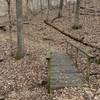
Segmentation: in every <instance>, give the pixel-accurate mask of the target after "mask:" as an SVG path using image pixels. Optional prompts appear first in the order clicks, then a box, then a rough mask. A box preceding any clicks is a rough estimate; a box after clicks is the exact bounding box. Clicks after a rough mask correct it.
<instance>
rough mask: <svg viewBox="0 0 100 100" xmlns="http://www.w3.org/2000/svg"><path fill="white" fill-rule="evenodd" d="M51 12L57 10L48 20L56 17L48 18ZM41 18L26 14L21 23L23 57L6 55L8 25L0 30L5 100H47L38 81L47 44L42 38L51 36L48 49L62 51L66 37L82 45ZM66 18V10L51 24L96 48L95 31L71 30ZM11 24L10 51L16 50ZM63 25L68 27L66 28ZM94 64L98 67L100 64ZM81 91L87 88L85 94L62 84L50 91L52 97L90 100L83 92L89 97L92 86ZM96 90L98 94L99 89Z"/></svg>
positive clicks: (99, 40)
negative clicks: (11, 41) (23, 45)
mask: <svg viewBox="0 0 100 100" xmlns="http://www.w3.org/2000/svg"><path fill="white" fill-rule="evenodd" d="M52 15H57V11H55V10H54V11H51V12H50V17H49V18H50V20H51V19H52V18H54V17H56V16H53V17H52ZM45 17H46V16H44V14H43V15H42V17H41V14H38V15H36V16H31V17H29V18H28V20H27V21H25V22H24V37H25V39H24V41H25V43H24V44H25V57H24V58H23V59H21V60H16V59H14V58H12V57H11V56H10V49H11V48H10V40H9V30H8V27H7V28H6V29H7V30H6V31H3V30H0V60H1V61H0V94H1V95H4V96H5V98H6V100H49V95H48V93H47V89H46V86H45V85H44V84H42V82H43V81H45V80H46V81H47V62H46V56H47V51H48V49H47V48H48V43H47V42H46V41H44V40H43V38H51V39H52V40H53V43H52V47H51V49H52V51H56V52H62V53H65V52H66V42H65V41H66V39H67V40H68V41H70V42H72V43H73V44H75V45H77V46H79V47H80V48H84V47H83V46H82V45H80V44H78V43H77V42H74V41H72V40H70V39H69V38H68V37H65V36H63V35H62V34H60V33H59V32H57V31H56V30H54V29H53V28H51V27H49V26H47V25H46V24H44V19H45ZM67 19H68V18H67V16H66V13H64V17H62V18H60V19H57V20H55V21H54V23H53V24H54V25H57V26H58V27H59V28H61V29H62V30H65V31H66V32H67V33H69V34H71V35H73V36H77V37H79V38H82V37H84V41H86V42H88V43H91V44H93V45H97V46H98V47H100V33H99V32H98V33H97V34H96V33H95V32H93V33H90V31H91V30H88V29H90V28H88V29H86V30H88V32H85V33H86V34H84V32H83V31H82V30H79V31H72V29H70V28H69V26H71V25H72V23H73V22H72V23H71V24H69V22H67ZM65 20H66V21H65ZM69 20H70V19H69ZM0 21H2V19H0ZM90 22H91V21H90ZM66 24H67V25H66ZM89 24H90V23H89ZM15 25H16V24H15V22H14V24H13V27H12V36H13V50H15V49H16V44H17V43H16V41H17V40H16V26H15ZM66 26H68V27H67V28H66ZM85 28H86V27H85ZM84 50H87V52H89V53H92V54H94V55H97V54H98V55H100V53H99V52H98V51H96V50H95V49H90V48H89V49H87V48H85V49H84ZM92 66H94V65H92ZM95 67H96V68H98V69H99V70H100V65H96V66H95ZM98 69H96V70H98ZM93 82H94V81H93ZM95 82H96V80H95ZM84 90H86V91H87V93H86V94H85V93H84V91H83V89H82V88H81V87H74V88H73V87H65V88H63V89H59V90H54V91H53V94H52V100H92V99H85V98H86V96H87V94H88V95H89V97H93V95H94V94H95V90H96V89H94V88H92V92H91V90H90V88H84ZM96 92H97V93H99V92H100V89H98V91H96ZM89 97H88V98H89ZM93 100H100V95H97V96H96V97H95V99H93Z"/></svg>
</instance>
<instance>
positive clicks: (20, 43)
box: [16, 0, 24, 59]
mask: <svg viewBox="0 0 100 100" xmlns="http://www.w3.org/2000/svg"><path fill="white" fill-rule="evenodd" d="M16 17H17V54H16V58H18V59H20V58H22V57H23V56H24V36H23V14H22V0H16Z"/></svg>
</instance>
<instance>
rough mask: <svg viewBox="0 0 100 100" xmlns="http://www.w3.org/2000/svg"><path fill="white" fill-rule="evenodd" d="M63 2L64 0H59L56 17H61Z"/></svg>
mask: <svg viewBox="0 0 100 100" xmlns="http://www.w3.org/2000/svg"><path fill="white" fill-rule="evenodd" d="M63 3H64V0H60V5H59V13H58V17H62V9H63Z"/></svg>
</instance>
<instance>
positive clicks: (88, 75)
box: [86, 57, 91, 83]
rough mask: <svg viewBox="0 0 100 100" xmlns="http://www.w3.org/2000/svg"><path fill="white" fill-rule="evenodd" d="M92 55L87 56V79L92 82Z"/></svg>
mask: <svg viewBox="0 0 100 100" xmlns="http://www.w3.org/2000/svg"><path fill="white" fill-rule="evenodd" d="M90 65H91V62H90V57H87V72H86V80H87V82H88V83H90Z"/></svg>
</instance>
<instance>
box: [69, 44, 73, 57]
mask: <svg viewBox="0 0 100 100" xmlns="http://www.w3.org/2000/svg"><path fill="white" fill-rule="evenodd" d="M70 46H71V48H70V49H71V57H73V45H72V44H70Z"/></svg>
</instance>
